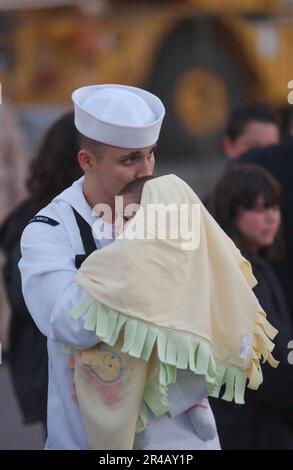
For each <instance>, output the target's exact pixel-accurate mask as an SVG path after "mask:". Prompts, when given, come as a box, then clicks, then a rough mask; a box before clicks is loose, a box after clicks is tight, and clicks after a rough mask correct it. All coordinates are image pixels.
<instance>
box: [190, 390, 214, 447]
mask: <svg viewBox="0 0 293 470" xmlns="http://www.w3.org/2000/svg"><path fill="white" fill-rule="evenodd" d="M187 414H188V416H189V418H190V420H191V424H192V426H193V429H194V430H195V432H196V434H197V435H198V437H200V439H202V440H203V441H210V440H212V439H214V437H215V436H216V434H217V427H216V423H215V419H214V417H213V414H212V413H211V410H210V409H209V402H208V399H207V398H204V399H203V400H202V401H201V402H199V403H198V404H197V405H194V406H192V407H191V408H190V409H189V410H188V411H187Z"/></svg>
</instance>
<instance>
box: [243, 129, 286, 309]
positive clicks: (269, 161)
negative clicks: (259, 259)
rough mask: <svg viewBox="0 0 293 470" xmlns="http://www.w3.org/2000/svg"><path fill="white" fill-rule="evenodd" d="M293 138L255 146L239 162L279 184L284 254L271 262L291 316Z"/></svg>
mask: <svg viewBox="0 0 293 470" xmlns="http://www.w3.org/2000/svg"><path fill="white" fill-rule="evenodd" d="M292 155H293V137H290V138H288V139H286V140H284V141H282V142H281V143H280V144H278V145H272V146H270V147H267V148H262V149H254V150H251V151H250V152H248V153H247V154H246V155H243V156H242V157H241V158H240V160H239V162H240V163H243V164H251V163H254V164H256V165H259V166H261V167H263V168H265V169H266V170H268V171H269V172H270V173H271V174H272V175H273V176H274V177H275V178H276V179H277V180H278V182H279V183H280V185H281V187H282V203H281V211H282V220H283V233H284V242H285V256H283V257H282V259H281V260H279V261H275V262H274V269H275V270H276V272H277V274H278V277H279V279H280V281H281V284H282V286H283V289H284V292H285V295H286V298H287V302H288V305H289V308H290V313H291V318H293V289H292V279H293V243H292V240H293V184H292V182H293V158H292Z"/></svg>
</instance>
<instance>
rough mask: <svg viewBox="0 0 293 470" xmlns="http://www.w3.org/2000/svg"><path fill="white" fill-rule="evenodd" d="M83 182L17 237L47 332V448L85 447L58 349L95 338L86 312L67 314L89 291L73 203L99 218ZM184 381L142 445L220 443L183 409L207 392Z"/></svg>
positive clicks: (30, 296)
mask: <svg viewBox="0 0 293 470" xmlns="http://www.w3.org/2000/svg"><path fill="white" fill-rule="evenodd" d="M82 184H83V177H82V178H80V179H79V180H78V181H76V182H75V183H73V185H72V186H71V187H70V188H68V189H66V190H65V191H63V192H62V193H61V194H60V195H59V196H57V197H55V198H54V199H53V201H52V202H51V203H50V204H49V205H48V206H46V207H45V208H44V209H42V210H41V211H39V213H38V215H42V216H45V217H49V218H51V219H53V220H54V221H57V222H58V225H55V226H53V225H50V224H48V223H43V222H31V223H29V224H28V225H27V227H26V228H25V230H24V232H23V234H22V238H21V253H22V259H21V261H20V263H19V268H20V271H21V277H22V290H23V295H24V299H25V302H26V304H27V307H28V310H29V311H30V313H31V315H32V317H33V319H34V321H35V322H36V324H37V326H38V328H39V329H40V330H41V332H42V333H43V334H44V335H46V336H47V338H48V356H49V390H48V438H47V442H46V446H45V448H46V449H87V448H88V444H87V436H86V432H85V428H84V425H83V423H82V419H81V414H80V411H79V407H78V405H77V404H76V402H75V401H74V400H73V399H72V392H73V370H72V369H69V368H68V365H67V363H68V357H67V356H66V355H65V354H63V353H62V352H61V348H62V344H66V345H69V346H72V347H73V348H76V349H86V348H90V347H92V346H94V345H95V344H97V343H98V338H97V336H96V335H95V333H93V332H89V331H86V330H85V329H84V328H83V324H84V318H81V319H79V320H74V319H73V318H72V317H71V315H70V311H71V310H72V308H73V307H75V306H76V305H77V304H78V303H80V302H81V300H82V299H83V298H84V297H85V296H86V295H87V294H86V292H85V291H84V290H83V289H82V288H81V287H80V286H79V285H78V284H76V283H75V281H74V276H75V273H76V267H75V256H76V255H77V254H82V253H84V247H83V243H82V240H81V236H80V232H79V228H78V226H77V223H76V220H75V217H74V213H73V210H72V207H73V208H74V209H75V210H76V211H77V212H78V213H79V214H80V215H81V216H82V217H83V218H84V219H85V221H86V222H88V223H89V224H90V225H91V226H92V225H93V223H102V222H101V221H100V220H99V219H98V218H97V217H96V216H95V215H94V214H93V211H92V209H91V207H90V206H89V205H88V203H87V201H86V199H85V197H84V195H83V191H82ZM109 227H111V228H112V226H108V228H109ZM108 243H111V240H105V239H103V240H96V246H97V248H103V247H104V246H105V245H106V244H108ZM188 380H190V378H189V379H188ZM186 383H187V382H186V377H185V376H183V377H182V379H181V380H179V381H178V383H177V384H176V385H173V386H172V387H173V388H172V392H171V393H170V396H169V399H170V402H171V405H172V414H173V416H174V417H173V418H171V417H168V416H163V417H161V418H155V417H154V416H152V417H151V419H150V423H149V425H148V428H147V431H146V433H145V436H144V437H145V438H143V439H141V441H142V444H141V447H140V448H143V449H158V448H160V449H211V448H212V449H219V448H220V445H219V440H218V436H216V438H215V439H213V440H212V441H208V442H203V441H202V440H201V439H200V438H198V437H197V436H196V434H195V432H194V431H193V428H192V426H191V423H190V421H189V419H188V417H187V415H186V414H184V413H183V414H182V413H181V412H182V411H185V410H186V409H187V408H189V407H190V406H192V405H193V404H195V403H196V402H198V400H200V399H201V398H203V396H204V394H205V392H204V391H201V392H199V393H200V394H201V396H199V397H196V396H195V392H194V389H193V387H190V385H189V384H188V386H186ZM210 413H211V411H210ZM158 446H159V447H158Z"/></svg>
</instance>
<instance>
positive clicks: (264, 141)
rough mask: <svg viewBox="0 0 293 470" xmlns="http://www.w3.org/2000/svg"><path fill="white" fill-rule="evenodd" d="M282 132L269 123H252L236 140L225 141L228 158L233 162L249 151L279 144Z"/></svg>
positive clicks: (228, 139) (227, 139) (227, 138)
mask: <svg viewBox="0 0 293 470" xmlns="http://www.w3.org/2000/svg"><path fill="white" fill-rule="evenodd" d="M279 141H280V131H279V128H278V126H276V125H275V124H273V123H269V122H258V121H251V122H249V123H248V124H246V126H245V127H244V129H243V132H242V134H240V135H239V136H238V137H237V138H236V139H235V140H231V139H230V138H229V137H225V139H224V151H225V154H226V156H227V158H229V159H231V160H233V159H236V158H239V157H240V156H241V155H243V154H244V153H246V152H248V151H249V150H252V149H255V148H260V147H267V146H268V145H273V144H278V143H279Z"/></svg>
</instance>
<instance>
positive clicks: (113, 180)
mask: <svg viewBox="0 0 293 470" xmlns="http://www.w3.org/2000/svg"><path fill="white" fill-rule="evenodd" d="M156 146H157V145H156V144H155V145H151V146H149V147H146V148H142V149H124V148H119V147H110V146H107V147H106V149H105V152H104V154H103V157H102V158H100V159H96V160H95V163H94V168H93V172H92V180H93V182H92V183H93V185H94V186H96V187H97V188H99V193H100V194H101V193H102V195H103V199H104V201H109V203H111V202H113V201H114V198H115V196H117V195H118V194H119V192H120V191H121V189H122V188H123V187H124V186H125V185H126V184H128V183H130V182H131V181H133V180H135V179H137V178H140V177H142V176H150V175H152V174H153V171H154V164H155V157H154V150H155V148H156Z"/></svg>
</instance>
